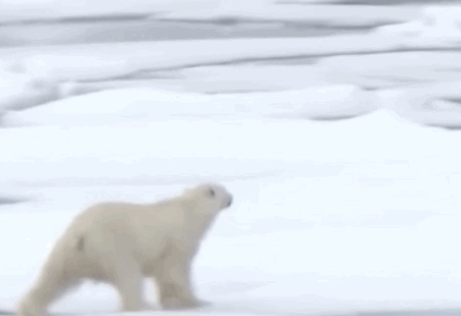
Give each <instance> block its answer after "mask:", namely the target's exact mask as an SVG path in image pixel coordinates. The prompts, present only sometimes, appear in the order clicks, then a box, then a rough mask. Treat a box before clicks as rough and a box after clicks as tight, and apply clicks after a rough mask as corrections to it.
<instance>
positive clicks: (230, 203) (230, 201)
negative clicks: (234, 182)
mask: <svg viewBox="0 0 461 316" xmlns="http://www.w3.org/2000/svg"><path fill="white" fill-rule="evenodd" d="M231 205H232V196H229V201H228V202H227V207H229V206H231Z"/></svg>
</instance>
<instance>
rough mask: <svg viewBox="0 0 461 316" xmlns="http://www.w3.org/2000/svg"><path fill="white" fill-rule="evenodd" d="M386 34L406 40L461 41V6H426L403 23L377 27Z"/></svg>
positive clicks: (424, 41) (429, 41)
mask: <svg viewBox="0 0 461 316" xmlns="http://www.w3.org/2000/svg"><path fill="white" fill-rule="evenodd" d="M376 31H377V32H379V33H382V34H385V35H386V36H395V37H400V38H402V39H403V40H405V42H411V41H414V42H420V43H431V42H434V41H436V42H445V43H460V42H461V6H460V5H459V4H458V5H444V6H426V7H424V8H422V9H421V13H420V16H419V17H418V18H417V19H414V20H412V21H408V22H404V23H401V24H394V25H386V26H382V27H379V28H377V30H376Z"/></svg>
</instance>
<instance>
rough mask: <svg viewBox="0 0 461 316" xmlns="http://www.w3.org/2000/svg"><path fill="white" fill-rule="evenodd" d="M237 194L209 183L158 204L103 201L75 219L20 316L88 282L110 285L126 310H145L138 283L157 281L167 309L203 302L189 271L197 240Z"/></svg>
mask: <svg viewBox="0 0 461 316" xmlns="http://www.w3.org/2000/svg"><path fill="white" fill-rule="evenodd" d="M231 202H232V196H231V194H230V193H228V191H227V190H226V189H225V188H224V187H222V186H220V185H218V184H210V183H205V184H201V185H198V186H196V187H194V188H191V189H188V190H186V191H185V192H183V194H182V195H179V196H176V197H173V198H170V199H167V200H163V201H160V202H157V203H153V204H133V203H123V202H109V203H101V204H97V205H95V206H92V207H90V208H88V209H87V210H85V211H84V212H82V213H81V214H80V215H78V216H77V217H76V218H75V219H74V220H73V221H72V222H71V224H70V225H69V227H68V228H67V229H66V231H65V232H64V234H63V235H62V236H61V237H60V238H59V239H58V241H57V243H56V245H55V246H54V248H53V249H52V251H51V254H50V255H49V257H48V259H47V261H46V262H45V264H44V266H43V267H42V270H41V273H40V275H39V276H38V279H37V280H36V282H35V284H33V286H32V288H31V289H30V290H29V291H28V292H27V293H26V295H25V296H24V297H23V298H22V300H21V301H20V303H19V305H18V314H19V315H21V316H38V315H41V314H44V313H46V312H47V309H48V307H49V306H50V305H51V304H52V303H53V302H55V301H56V300H57V299H59V298H60V297H61V296H63V295H64V294H65V293H66V292H68V290H71V289H74V288H76V287H77V286H78V285H79V284H80V283H82V282H83V281H84V280H94V281H99V282H107V283H109V284H111V285H113V286H114V287H115V288H116V289H117V291H118V293H119V295H120V299H121V307H122V309H123V310H125V311H135V310H141V309H143V308H145V307H146V304H145V301H144V298H143V293H142V291H141V288H142V286H141V284H142V281H143V278H144V277H150V278H152V279H153V280H155V281H156V283H157V287H158V289H159V301H160V304H161V305H162V307H163V308H164V309H183V308H192V307H194V306H199V305H201V304H202V302H201V301H200V300H198V299H197V298H196V297H195V295H194V293H193V289H192V285H191V280H190V273H191V271H190V269H191V264H192V260H193V258H194V256H195V254H196V253H197V251H198V249H199V246H200V242H201V240H202V239H203V236H204V234H205V232H206V231H207V229H208V228H209V227H210V225H211V224H212V222H213V219H214V218H215V216H216V215H217V214H218V213H219V211H221V210H222V209H224V208H227V207H229V206H230V204H231Z"/></svg>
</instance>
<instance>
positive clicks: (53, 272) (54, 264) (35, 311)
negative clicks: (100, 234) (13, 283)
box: [17, 242, 80, 316]
mask: <svg viewBox="0 0 461 316" xmlns="http://www.w3.org/2000/svg"><path fill="white" fill-rule="evenodd" d="M66 246H67V245H65V244H63V243H62V242H58V244H57V245H56V247H55V248H54V249H53V250H52V252H51V254H50V256H49V257H48V259H47V261H46V262H45V265H44V266H43V267H42V270H41V271H40V274H39V276H38V278H37V280H36V281H35V283H34V284H33V286H32V287H31V288H30V290H29V291H28V292H27V293H26V294H25V295H24V297H23V298H22V299H21V301H20V302H19V304H18V308H17V312H18V315H19V316H39V315H42V314H44V313H46V311H47V309H48V306H49V305H50V304H52V303H53V302H55V301H56V300H58V299H59V298H60V297H61V296H63V295H64V294H66V293H67V292H68V291H69V290H70V289H72V288H75V287H76V286H77V285H78V284H79V283H80V282H79V281H80V280H78V279H77V278H75V276H74V275H72V273H69V272H71V271H69V262H68V260H69V259H70V258H69V256H68V255H69V249H66V248H67V247H66ZM70 252H72V250H71V251H70Z"/></svg>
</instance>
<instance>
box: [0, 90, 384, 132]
mask: <svg viewBox="0 0 461 316" xmlns="http://www.w3.org/2000/svg"><path fill="white" fill-rule="evenodd" d="M373 96H374V95H373V93H372V92H369V91H365V90H363V89H360V87H356V86H352V85H336V86H331V85H329V86H319V87H311V88H307V89H303V90H286V91H281V92H262V93H251V94H240V95H238V94H237V95H235V94H228V95H226V94H219V95H202V94H197V93H181V94H178V93H174V92H168V91H164V92H162V91H158V90H155V89H147V88H144V89H140V88H132V89H119V90H105V91H102V92H96V93H90V94H86V95H83V96H76V97H72V98H68V99H66V100H64V101H61V100H59V101H55V102H52V103H49V104H45V105H42V106H39V107H34V108H32V109H29V110H24V111H18V112H11V113H7V114H6V115H5V116H4V117H3V120H2V122H3V124H4V126H10V127H11V126H24V125H30V124H32V125H53V126H74V125H82V124H83V125H91V124H99V125H100V124H103V123H108V122H123V121H128V122H130V121H131V122H133V121H159V120H164V119H166V118H178V117H179V118H180V117H213V116H218V117H227V118H229V117H243V118H245V117H277V116H278V117H280V116H282V117H292V118H313V119H334V118H344V117H354V116H358V115H362V114H365V113H368V112H371V111H373V110H375V109H376V108H377V105H376V100H374V99H373Z"/></svg>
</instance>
